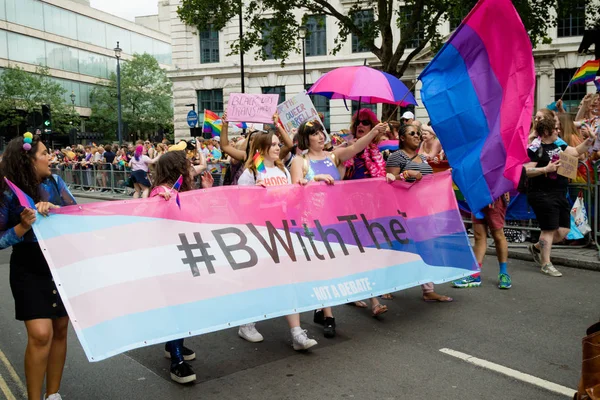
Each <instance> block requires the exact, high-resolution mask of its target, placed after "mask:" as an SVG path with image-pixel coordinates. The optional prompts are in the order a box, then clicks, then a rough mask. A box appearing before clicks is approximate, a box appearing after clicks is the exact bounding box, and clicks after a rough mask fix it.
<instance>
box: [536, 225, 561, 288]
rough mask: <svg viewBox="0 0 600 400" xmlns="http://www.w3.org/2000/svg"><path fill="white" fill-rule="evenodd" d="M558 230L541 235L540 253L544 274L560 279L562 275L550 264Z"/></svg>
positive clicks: (544, 232) (543, 232)
mask: <svg viewBox="0 0 600 400" xmlns="http://www.w3.org/2000/svg"><path fill="white" fill-rule="evenodd" d="M557 231H558V230H552V231H542V233H541V234H540V242H539V244H540V253H541V262H542V272H543V273H545V274H548V275H550V276H554V277H559V276H562V273H560V271H558V270H557V269H556V268H555V267H554V265H552V263H551V262H550V253H551V252H552V243H553V242H554V235H555V234H557Z"/></svg>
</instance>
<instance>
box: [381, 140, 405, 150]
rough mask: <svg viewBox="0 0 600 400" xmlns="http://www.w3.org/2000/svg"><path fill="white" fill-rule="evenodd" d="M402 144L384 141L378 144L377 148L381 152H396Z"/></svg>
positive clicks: (396, 141)
mask: <svg viewBox="0 0 600 400" xmlns="http://www.w3.org/2000/svg"><path fill="white" fill-rule="evenodd" d="M399 145H400V143H399V142H398V140H384V141H383V142H379V143H378V144H377V148H378V149H379V151H385V150H389V151H396V150H398V148H399Z"/></svg>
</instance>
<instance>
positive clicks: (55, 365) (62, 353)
mask: <svg viewBox="0 0 600 400" xmlns="http://www.w3.org/2000/svg"><path fill="white" fill-rule="evenodd" d="M68 329H69V317H62V318H57V319H55V320H53V321H52V332H53V334H52V344H51V345H50V354H49V355H48V364H47V369H46V371H47V372H46V394H47V395H48V396H51V395H53V394H55V393H58V391H59V389H60V381H61V380H62V375H63V370H64V368H65V360H66V358H67V332H68Z"/></svg>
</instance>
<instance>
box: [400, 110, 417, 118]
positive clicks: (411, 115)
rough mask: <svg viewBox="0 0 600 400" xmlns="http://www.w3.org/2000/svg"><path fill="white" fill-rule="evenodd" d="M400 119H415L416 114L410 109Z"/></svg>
mask: <svg viewBox="0 0 600 400" xmlns="http://www.w3.org/2000/svg"><path fill="white" fill-rule="evenodd" d="M400 119H415V114H413V113H412V112H410V111H407V112H405V113H404V114H402V117H400Z"/></svg>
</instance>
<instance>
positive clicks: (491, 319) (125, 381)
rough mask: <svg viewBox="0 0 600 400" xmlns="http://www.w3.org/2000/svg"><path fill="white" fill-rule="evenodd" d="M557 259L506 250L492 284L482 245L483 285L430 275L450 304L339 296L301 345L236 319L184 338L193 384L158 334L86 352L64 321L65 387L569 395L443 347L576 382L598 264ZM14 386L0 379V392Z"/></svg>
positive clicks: (1, 332)
mask: <svg viewBox="0 0 600 400" xmlns="http://www.w3.org/2000/svg"><path fill="white" fill-rule="evenodd" d="M98 250H99V249H90V251H98ZM9 256H10V250H4V251H2V252H0V304H2V306H1V307H0V319H1V320H2V324H0V350H1V353H0V376H1V377H2V378H3V380H4V381H5V382H6V383H7V386H8V389H9V391H10V393H12V395H13V396H14V398H16V399H20V398H24V397H23V396H22V394H21V393H22V391H21V389H20V387H19V380H20V381H23V382H24V374H23V353H24V348H25V343H26V334H25V329H24V325H23V324H22V323H21V322H18V321H15V320H14V304H13V300H12V296H11V294H10V288H9V284H8V274H9V267H8V262H9ZM560 269H561V271H562V272H563V273H564V276H563V277H562V278H549V277H547V276H545V275H542V274H541V273H540V272H539V271H538V269H537V268H535V267H534V266H533V264H532V263H529V262H526V261H518V260H511V261H510V262H509V272H510V273H511V274H512V277H513V285H514V286H513V289H511V290H509V291H500V290H498V289H496V287H495V281H496V272H497V265H496V262H495V260H494V259H492V258H491V257H488V259H487V261H486V263H485V265H484V271H483V281H484V284H483V285H482V287H480V288H477V289H467V290H458V289H452V288H450V287H449V285H439V286H438V289H437V291H438V292H440V293H443V294H448V295H451V296H452V297H454V299H455V301H454V303H451V304H429V303H425V302H423V301H422V300H421V298H420V289H419V288H414V289H411V290H407V291H403V292H399V293H396V294H395V296H396V298H395V299H394V300H391V301H386V304H387V305H388V307H389V309H390V311H389V312H388V313H387V314H385V315H383V316H382V317H381V318H379V319H374V318H372V317H371V316H370V314H369V313H368V312H367V311H366V310H360V309H357V308H354V307H349V306H339V307H337V308H336V309H335V315H336V320H337V323H338V333H339V334H338V337H336V338H335V339H331V340H328V339H325V338H323V336H322V332H321V328H320V327H319V326H317V325H315V324H313V323H312V316H311V315H309V314H303V316H302V325H303V327H304V328H305V329H308V331H309V335H311V336H313V337H314V338H315V339H317V340H318V341H319V345H318V346H317V347H315V348H314V349H313V350H312V351H310V352H308V353H297V352H295V351H294V350H292V348H291V340H290V338H289V331H288V329H287V327H286V324H285V321H284V320H283V319H275V320H268V321H264V322H259V323H258V325H257V327H258V329H259V331H260V332H261V333H262V334H263V335H264V336H265V341H264V342H263V343H259V344H251V343H248V342H245V341H243V340H242V339H240V338H238V337H237V332H236V330H235V329H230V330H227V331H221V332H217V333H213V334H208V335H204V336H198V337H194V338H192V339H189V340H187V339H186V344H187V346H189V347H191V348H193V349H194V350H195V351H196V353H197V355H198V359H197V360H196V361H193V362H191V364H192V365H193V367H194V369H195V371H196V373H197V375H198V381H197V383H196V384H195V385H191V386H181V385H178V384H176V383H173V382H171V380H170V378H169V371H168V366H169V362H168V360H166V359H165V358H163V351H162V347H161V346H151V347H147V348H143V349H138V350H135V351H131V352H129V353H127V354H124V355H119V356H116V357H113V358H111V359H109V360H106V361H102V362H99V363H89V362H88V361H87V359H86V358H85V356H84V354H83V351H82V349H81V347H80V345H79V343H78V341H77V338H76V337H75V335H74V333H73V332H72V331H71V336H70V342H69V345H70V348H69V354H68V358H67V366H66V369H65V376H64V379H63V388H62V390H61V393H62V395H63V398H64V399H66V400H69V399H350V398H352V399H412V398H415V399H416V398H419V399H421V398H432V399H433V398H435V399H473V400H475V399H477V400H479V399H565V398H568V397H567V396H565V395H560V394H557V393H554V392H551V391H547V390H544V389H540V388H538V387H536V386H534V385H532V384H529V383H525V382H522V381H520V380H517V379H514V378H510V377H507V376H505V375H502V374H500V373H498V372H495V371H492V370H489V369H484V368H481V367H477V366H474V365H471V364H469V363H467V362H466V361H463V360H461V359H458V358H455V357H452V356H450V355H447V354H444V353H442V352H440V349H451V350H455V351H459V352H462V353H466V354H469V355H471V356H473V357H477V358H479V359H483V360H486V361H489V362H493V363H496V364H499V365H502V366H504V367H508V368H512V369H514V370H517V371H520V372H523V373H527V374H530V375H533V376H535V377H538V378H541V379H544V380H547V381H549V382H553V383H556V384H558V385H562V386H564V387H567V388H573V389H574V388H575V387H576V386H577V382H578V379H579V371H580V366H581V338H582V336H583V334H584V332H585V329H586V328H587V326H588V325H590V324H591V323H593V322H594V321H597V320H598V319H599V318H600V311H599V310H600V307H599V306H598V301H597V294H598V293H599V292H600V273H599V272H594V271H586V270H579V269H572V268H566V267H565V268H560ZM273 300H274V301H276V299H273ZM214 312H219V310H214ZM193 317H194V316H192V315H190V318H193ZM4 355H5V357H3V356H4ZM10 366H12V367H13V368H14V370H15V371H16V374H17V375H18V377H15V376H13V375H14V374H11V371H10V369H9V368H10ZM0 383H1V380H0ZM0 388H1V386H0ZM10 393H9V395H8V396H7V395H6V394H4V395H3V391H0V398H8V399H10V397H9V396H10V395H11V394H10ZM3 396H4V397H3Z"/></svg>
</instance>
